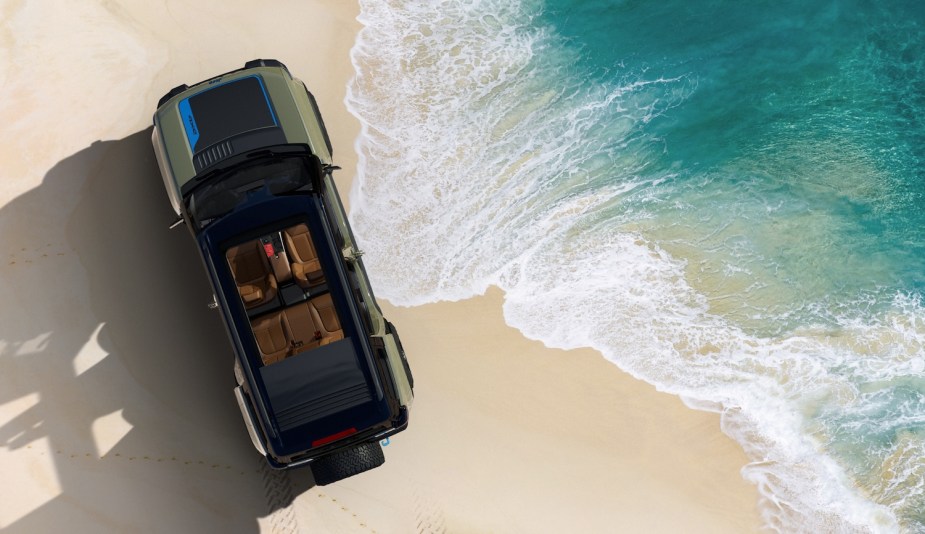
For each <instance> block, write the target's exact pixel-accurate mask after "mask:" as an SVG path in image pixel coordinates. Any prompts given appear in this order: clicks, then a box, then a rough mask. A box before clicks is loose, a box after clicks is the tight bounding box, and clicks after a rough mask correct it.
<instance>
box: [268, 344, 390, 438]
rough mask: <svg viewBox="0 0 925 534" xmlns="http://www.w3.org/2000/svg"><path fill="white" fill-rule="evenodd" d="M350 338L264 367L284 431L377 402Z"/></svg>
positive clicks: (274, 410)
mask: <svg viewBox="0 0 925 534" xmlns="http://www.w3.org/2000/svg"><path fill="white" fill-rule="evenodd" d="M357 356H358V355H357V350H356V348H355V347H354V345H353V342H352V340H351V339H350V338H347V339H342V340H339V341H335V342H333V343H330V344H328V345H323V346H321V347H317V348H314V349H312V350H310V351H306V352H303V353H301V354H299V355H296V356H292V357H289V358H286V359H285V360H283V361H280V362H277V363H274V364H273V365H267V366H265V367H261V368H260V374H261V376H262V378H263V383H264V386H265V387H266V391H267V396H268V397H269V398H270V404H271V405H272V408H273V412H275V414H276V422H277V425H278V428H279V430H280V431H281V432H285V431H287V430H291V429H294V428H297V427H300V426H303V425H306V424H308V423H311V422H314V421H317V420H319V419H322V418H324V417H326V416H329V415H333V414H336V413H340V412H343V411H345V410H348V409H350V408H353V407H355V406H359V405H361V404H364V403H367V402H370V401H372V400H374V399H373V394H372V388H371V387H370V384H369V383H367V381H366V377H365V375H364V373H363V370H362V368H361V367H360V363H359V362H358V361H357Z"/></svg>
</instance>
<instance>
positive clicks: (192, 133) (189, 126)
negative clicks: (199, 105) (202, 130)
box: [179, 98, 199, 152]
mask: <svg viewBox="0 0 925 534" xmlns="http://www.w3.org/2000/svg"><path fill="white" fill-rule="evenodd" d="M179 108H180V119H181V120H182V121H183V128H185V129H186V138H187V140H189V148H190V151H191V152H196V142H197V141H199V128H198V127H197V126H196V119H195V118H193V110H192V109H191V108H190V105H189V98H184V99H183V100H181V101H180V106H179Z"/></svg>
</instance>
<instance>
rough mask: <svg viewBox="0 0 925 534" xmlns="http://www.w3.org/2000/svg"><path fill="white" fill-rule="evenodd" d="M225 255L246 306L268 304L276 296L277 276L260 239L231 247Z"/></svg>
mask: <svg viewBox="0 0 925 534" xmlns="http://www.w3.org/2000/svg"><path fill="white" fill-rule="evenodd" d="M225 257H226V258H228V265H230V266H231V273H232V274H233V275H234V281H235V284H237V286H238V293H239V294H240V295H241V300H243V301H244V307H245V308H253V307H256V306H260V305H261V304H266V303H267V302H270V301H271V300H273V298H275V297H276V277H275V276H273V273H272V272H271V271H270V263H269V261H267V257H266V254H264V252H263V249H262V248H261V247H260V241H258V240H256V239H255V240H253V241H248V242H247V243H243V244H241V245H237V246H234V247H231V248H229V249H228V252H227V253H226V254H225Z"/></svg>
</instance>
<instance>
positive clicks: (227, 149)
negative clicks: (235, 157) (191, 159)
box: [195, 141, 234, 169]
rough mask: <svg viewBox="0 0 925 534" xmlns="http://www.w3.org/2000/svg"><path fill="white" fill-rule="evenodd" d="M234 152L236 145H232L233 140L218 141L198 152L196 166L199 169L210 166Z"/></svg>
mask: <svg viewBox="0 0 925 534" xmlns="http://www.w3.org/2000/svg"><path fill="white" fill-rule="evenodd" d="M232 154H234V147H233V146H232V145H231V141H222V142H221V143H216V144H214V145H212V146H210V147H209V148H207V149H205V150H203V151H202V152H200V153H198V154H196V158H195V159H196V162H195V167H196V168H197V169H205V168H206V167H210V166H212V165H214V164H215V163H218V162H219V161H221V160H223V159H225V158H227V157H228V156H231V155H232Z"/></svg>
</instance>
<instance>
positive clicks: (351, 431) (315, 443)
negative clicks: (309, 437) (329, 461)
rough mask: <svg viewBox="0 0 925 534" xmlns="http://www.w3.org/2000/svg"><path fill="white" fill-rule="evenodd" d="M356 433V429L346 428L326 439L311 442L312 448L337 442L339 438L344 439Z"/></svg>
mask: <svg viewBox="0 0 925 534" xmlns="http://www.w3.org/2000/svg"><path fill="white" fill-rule="evenodd" d="M356 433H357V429H355V428H348V429H347V430H342V431H340V432H338V433H337V434H331V435H330V436H328V437H325V438H321V439H316V440H315V441H313V442H312V447H320V446H322V445H327V444H328V443H331V442H332V441H337V440H339V439H341V438H346V437H347V436H349V435H351V434H356Z"/></svg>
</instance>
